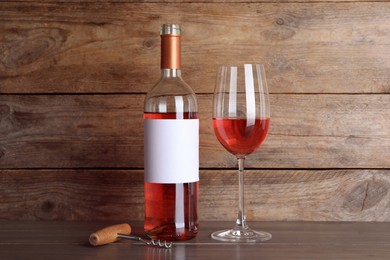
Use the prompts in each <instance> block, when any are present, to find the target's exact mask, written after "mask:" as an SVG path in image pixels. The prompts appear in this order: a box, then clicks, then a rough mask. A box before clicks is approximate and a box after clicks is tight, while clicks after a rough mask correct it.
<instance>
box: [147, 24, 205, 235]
mask: <svg viewBox="0 0 390 260" xmlns="http://www.w3.org/2000/svg"><path fill="white" fill-rule="evenodd" d="M160 34H161V35H160V36H161V78H160V80H159V81H158V82H157V84H156V85H155V86H154V87H153V88H152V89H151V90H150V91H149V92H148V93H147V95H146V97H145V113H144V158H145V162H144V168H145V184H144V188H145V223H144V229H145V232H146V234H147V235H148V236H149V237H151V238H154V239H162V240H167V241H179V240H188V239H191V238H193V237H195V236H196V234H197V233H198V193H199V119H198V113H197V112H198V105H197V100H196V96H195V93H194V91H193V90H192V89H191V87H190V86H188V85H187V84H186V83H185V82H184V80H183V79H182V77H181V69H180V65H181V54H180V38H181V28H180V26H179V25H177V24H164V25H163V26H162V28H161V32H160Z"/></svg>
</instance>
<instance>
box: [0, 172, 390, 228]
mask: <svg viewBox="0 0 390 260" xmlns="http://www.w3.org/2000/svg"><path fill="white" fill-rule="evenodd" d="M200 179H201V180H200V199H199V218H200V220H202V221H203V220H217V221H222V220H227V221H232V223H233V222H234V221H235V218H236V213H237V189H238V186H237V180H236V179H237V173H236V171H234V170H202V171H201V174H200ZM0 180H1V181H0V188H1V189H0V190H1V192H0V219H1V220H72V221H76V220H83V221H84V220H91V221H92V220H104V221H115V220H117V221H123V220H143V201H144V200H143V171H142V170H1V171H0ZM245 187H246V194H245V196H246V202H247V203H246V210H247V219H248V221H255V220H266V221H292V220H299V221H390V171H389V170H248V171H246V173H245Z"/></svg>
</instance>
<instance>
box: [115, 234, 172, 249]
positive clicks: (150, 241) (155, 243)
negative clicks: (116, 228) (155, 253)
mask: <svg viewBox="0 0 390 260" xmlns="http://www.w3.org/2000/svg"><path fill="white" fill-rule="evenodd" d="M117 235H118V237H119V238H126V239H130V240H135V241H141V242H143V243H144V244H146V245H148V246H159V247H163V248H171V247H172V242H167V241H161V240H155V239H145V238H142V237H138V236H132V235H125V234H121V233H118V234H117Z"/></svg>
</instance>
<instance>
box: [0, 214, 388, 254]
mask: <svg viewBox="0 0 390 260" xmlns="http://www.w3.org/2000/svg"><path fill="white" fill-rule="evenodd" d="M108 224H114V223H101V222H98V223H97V222H47V221H46V222H43V221H35V222H25V221H3V222H0V230H1V232H0V259H175V260H177V259H355V260H356V259H390V223H334V222H328V223H323V222H322V223H321V222H317V223H314V222H252V223H250V224H251V226H252V227H253V228H258V229H259V228H262V229H264V230H266V231H269V232H271V233H272V234H273V238H272V240H270V241H268V242H265V243H261V244H230V243H221V242H217V241H214V240H212V239H211V238H210V237H209V235H210V233H211V232H212V231H214V230H216V229H221V228H226V227H230V225H231V224H232V223H231V222H201V223H200V232H199V234H198V236H197V238H195V239H193V240H190V241H187V242H181V243H176V244H174V245H173V248H171V249H160V248H155V247H148V246H143V245H142V244H140V243H139V242H133V241H129V240H121V241H119V242H116V243H112V244H109V245H105V246H100V247H92V246H89V244H88V236H89V234H90V233H92V232H93V231H96V230H97V229H100V228H102V227H104V226H105V225H108ZM131 224H132V225H133V227H134V229H135V233H138V234H140V233H142V223H140V222H134V223H131Z"/></svg>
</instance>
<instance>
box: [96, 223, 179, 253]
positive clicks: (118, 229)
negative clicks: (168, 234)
mask: <svg viewBox="0 0 390 260" xmlns="http://www.w3.org/2000/svg"><path fill="white" fill-rule="evenodd" d="M130 233H131V226H130V225H129V224H127V223H125V224H117V225H113V226H109V227H105V228H103V229H100V230H98V231H96V232H94V233H92V234H91V235H90V236H89V243H90V244H91V245H93V246H101V245H105V244H108V243H112V242H115V241H118V240H119V239H121V238H125V239H130V240H134V241H140V242H142V243H144V244H146V245H149V246H158V247H161V248H167V249H168V248H171V247H172V242H167V241H161V240H154V239H146V238H143V237H140V236H134V235H130Z"/></svg>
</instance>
